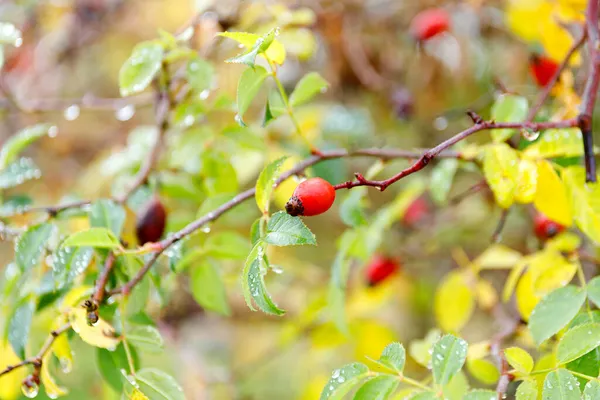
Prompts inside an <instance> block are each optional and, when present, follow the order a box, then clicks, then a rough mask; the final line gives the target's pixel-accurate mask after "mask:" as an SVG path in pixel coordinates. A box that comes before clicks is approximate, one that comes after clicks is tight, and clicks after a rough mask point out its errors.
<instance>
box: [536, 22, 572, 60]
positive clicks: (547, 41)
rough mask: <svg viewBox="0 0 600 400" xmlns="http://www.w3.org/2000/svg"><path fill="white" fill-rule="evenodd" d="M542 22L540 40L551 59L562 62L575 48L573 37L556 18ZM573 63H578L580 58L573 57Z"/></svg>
mask: <svg viewBox="0 0 600 400" xmlns="http://www.w3.org/2000/svg"><path fill="white" fill-rule="evenodd" d="M538 18H539V17H538ZM540 22H541V24H542V32H543V33H542V36H541V37H540V38H539V39H540V43H541V44H542V46H544V50H546V53H547V54H548V56H549V57H550V58H552V59H553V60H554V61H556V62H561V61H562V60H563V59H564V58H565V56H566V55H567V53H568V52H569V50H570V49H571V47H572V46H573V42H574V40H573V37H571V35H570V34H569V32H568V31H567V30H566V29H565V28H563V27H562V26H561V25H560V24H559V23H558V21H556V18H553V17H550V18H548V19H543V20H541V21H540ZM573 62H574V63H578V62H579V57H577V56H576V57H573Z"/></svg>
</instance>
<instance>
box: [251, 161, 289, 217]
mask: <svg viewBox="0 0 600 400" xmlns="http://www.w3.org/2000/svg"><path fill="white" fill-rule="evenodd" d="M286 159H287V157H281V158H279V159H277V160H275V161H273V162H272V163H270V164H269V165H267V166H266V167H265V169H263V170H262V172H261V173H260V175H259V176H258V180H257V181H256V195H255V198H256V205H257V206H258V209H259V210H260V211H261V212H265V213H266V212H268V211H269V203H270V202H271V193H273V185H274V184H275V181H276V180H277V178H278V176H279V170H280V169H281V166H282V165H283V163H284V162H285V160H286Z"/></svg>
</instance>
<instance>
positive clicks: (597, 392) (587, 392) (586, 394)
mask: <svg viewBox="0 0 600 400" xmlns="http://www.w3.org/2000/svg"><path fill="white" fill-rule="evenodd" d="M595 399H600V382H598V381H589V382H588V383H587V384H586V385H585V388H584V390H583V400H595Z"/></svg>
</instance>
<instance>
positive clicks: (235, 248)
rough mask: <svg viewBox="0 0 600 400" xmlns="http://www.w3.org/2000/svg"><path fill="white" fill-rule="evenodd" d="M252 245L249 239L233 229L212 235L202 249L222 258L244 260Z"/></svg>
mask: <svg viewBox="0 0 600 400" xmlns="http://www.w3.org/2000/svg"><path fill="white" fill-rule="evenodd" d="M251 249H252V246H251V245H250V243H249V242H248V239H247V238H246V237H244V236H242V235H240V234H239V233H236V232H232V231H224V232H218V233H215V234H212V235H210V236H209V237H208V238H207V239H206V242H205V243H204V248H203V249H201V250H202V251H203V252H204V254H206V255H207V256H210V257H214V258H217V259H220V260H244V259H245V258H246V256H247V255H248V252H249V251H250V250H251Z"/></svg>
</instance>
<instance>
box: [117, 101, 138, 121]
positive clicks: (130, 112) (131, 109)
mask: <svg viewBox="0 0 600 400" xmlns="http://www.w3.org/2000/svg"><path fill="white" fill-rule="evenodd" d="M134 114H135V106H134V105H133V104H127V105H126V106H123V107H121V108H119V109H118V110H117V111H116V112H115V117H116V118H117V119H118V120H119V121H129V120H130V119H131V118H133V116H134Z"/></svg>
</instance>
